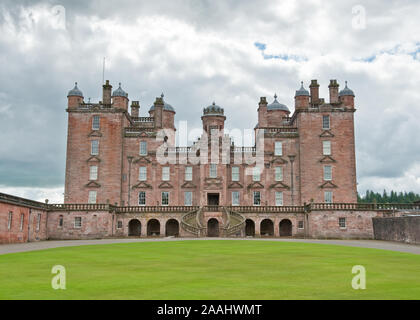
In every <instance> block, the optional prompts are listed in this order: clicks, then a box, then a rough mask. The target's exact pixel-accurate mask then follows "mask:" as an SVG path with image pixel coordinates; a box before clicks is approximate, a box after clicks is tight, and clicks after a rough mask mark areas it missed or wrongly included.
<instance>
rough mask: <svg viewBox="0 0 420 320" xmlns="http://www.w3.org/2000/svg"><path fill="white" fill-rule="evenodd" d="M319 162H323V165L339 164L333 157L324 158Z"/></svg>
mask: <svg viewBox="0 0 420 320" xmlns="http://www.w3.org/2000/svg"><path fill="white" fill-rule="evenodd" d="M319 162H321V163H334V162H337V161H335V160H334V159H333V158H332V157H331V156H325V157H324V158H322V159H321V160H319Z"/></svg>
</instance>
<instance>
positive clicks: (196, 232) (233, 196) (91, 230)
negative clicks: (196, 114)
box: [0, 80, 394, 242]
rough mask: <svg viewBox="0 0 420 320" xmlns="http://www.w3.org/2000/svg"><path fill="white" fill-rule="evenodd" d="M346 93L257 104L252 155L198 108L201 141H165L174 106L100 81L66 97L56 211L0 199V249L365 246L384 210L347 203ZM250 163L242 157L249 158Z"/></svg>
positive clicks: (350, 160) (218, 116) (313, 90)
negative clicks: (124, 240) (281, 242)
mask: <svg viewBox="0 0 420 320" xmlns="http://www.w3.org/2000/svg"><path fill="white" fill-rule="evenodd" d="M354 98H355V95H354V93H353V91H352V90H350V89H349V88H348V87H347V83H346V86H345V88H344V89H343V90H341V91H340V90H339V84H338V83H337V81H336V80H331V82H330V85H329V101H328V102H326V101H325V100H324V99H321V98H320V97H319V84H318V82H317V80H312V82H311V84H310V91H307V90H306V89H305V88H304V85H303V83H302V86H301V88H300V89H299V90H297V91H296V94H295V111H294V113H293V114H292V115H291V113H290V110H289V108H288V107H287V106H286V105H284V104H282V103H280V102H279V101H277V96H275V97H274V101H273V102H271V103H269V102H268V101H267V99H266V98H265V97H262V98H261V99H260V101H259V104H258V108H257V112H258V123H257V125H256V127H255V129H254V131H255V147H252V148H250V147H242V146H237V145H235V143H234V139H232V138H231V137H230V136H229V135H228V134H226V133H225V131H226V130H225V120H226V115H225V110H224V109H223V108H221V107H219V106H217V105H216V104H215V103H213V104H211V105H210V106H208V107H206V108H204V110H203V115H202V124H203V130H202V132H203V133H202V135H201V137H200V138H198V139H197V141H196V142H195V143H193V144H192V145H191V146H189V147H177V146H176V145H175V138H174V136H175V131H176V128H175V108H174V107H173V106H171V105H170V104H169V103H167V102H166V101H165V100H164V96H163V94H162V96H161V97H158V98H156V101H155V102H154V104H153V105H152V107H151V108H150V109H149V110H148V113H149V114H148V117H140V116H139V115H140V103H139V101H132V102H131V107H130V109H131V110H129V99H128V94H127V93H126V92H125V91H124V90H123V89H122V88H121V84H120V86H119V87H118V88H117V89H116V90H115V91H112V86H111V85H110V84H109V81H106V84H105V85H103V99H102V101H100V102H99V103H90V101H89V102H88V103H86V102H85V101H84V96H83V93H82V92H81V91H80V90H79V88H78V86H77V83H76V86H75V87H74V88H73V89H72V90H71V91H70V92H69V93H68V108H67V112H68V137H67V160H66V179H65V194H64V204H61V205H54V204H47V203H46V204H43V203H38V202H35V201H30V200H26V199H21V198H18V197H13V196H9V195H4V194H0V219H1V220H0V242H24V241H34V240H42V239H84V238H104V237H125V236H135V237H139V236H141V237H146V236H184V237H205V236H224V237H230V236H236V237H244V236H256V237H262V236H267V237H282V236H285V237H290V236H295V237H316V238H372V237H373V227H372V218H374V217H378V216H384V215H385V216H386V215H389V214H392V213H393V212H394V211H391V210H390V208H388V207H386V205H383V206H378V205H375V204H372V205H366V204H365V205H360V204H357V203H356V202H357V187H356V164H355V139H354V114H355V111H356V109H355V101H354ZM250 160H252V161H250Z"/></svg>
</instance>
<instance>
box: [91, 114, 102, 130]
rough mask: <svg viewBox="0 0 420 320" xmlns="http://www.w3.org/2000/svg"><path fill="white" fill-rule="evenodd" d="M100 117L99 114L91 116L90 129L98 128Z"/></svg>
mask: <svg viewBox="0 0 420 320" xmlns="http://www.w3.org/2000/svg"><path fill="white" fill-rule="evenodd" d="M99 127H100V118H99V116H93V118H92V130H99Z"/></svg>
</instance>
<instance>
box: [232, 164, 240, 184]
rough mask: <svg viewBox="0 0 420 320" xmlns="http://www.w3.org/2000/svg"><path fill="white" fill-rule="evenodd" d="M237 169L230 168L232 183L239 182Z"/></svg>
mask: <svg viewBox="0 0 420 320" xmlns="http://www.w3.org/2000/svg"><path fill="white" fill-rule="evenodd" d="M239 178H240V177H239V167H232V181H239Z"/></svg>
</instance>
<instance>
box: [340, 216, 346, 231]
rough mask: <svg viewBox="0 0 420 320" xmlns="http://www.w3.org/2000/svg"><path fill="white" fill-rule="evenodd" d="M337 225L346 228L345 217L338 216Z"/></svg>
mask: <svg viewBox="0 0 420 320" xmlns="http://www.w3.org/2000/svg"><path fill="white" fill-rule="evenodd" d="M338 225H339V226H340V228H341V229H346V228H347V226H346V218H338Z"/></svg>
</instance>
